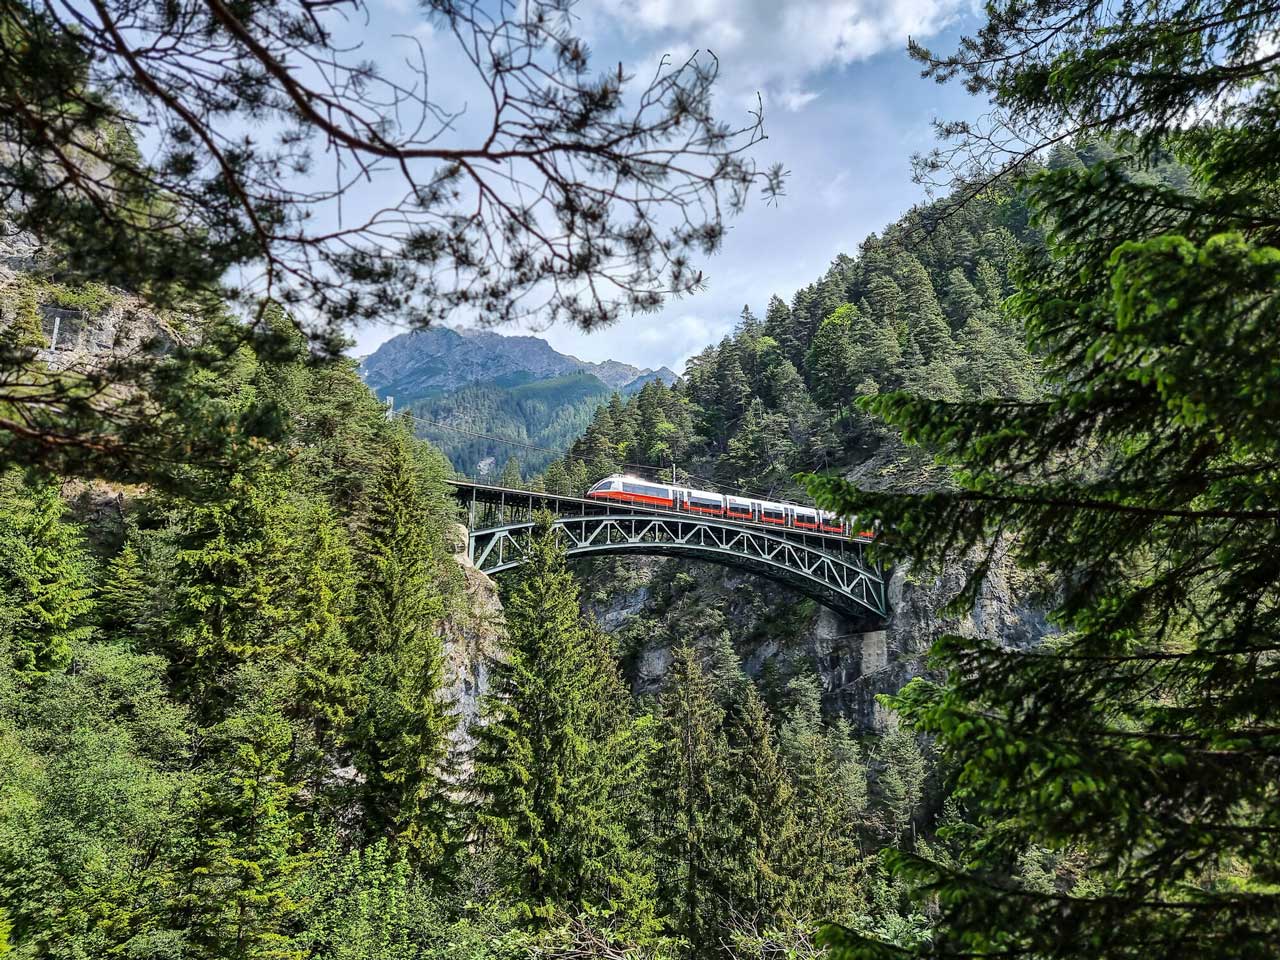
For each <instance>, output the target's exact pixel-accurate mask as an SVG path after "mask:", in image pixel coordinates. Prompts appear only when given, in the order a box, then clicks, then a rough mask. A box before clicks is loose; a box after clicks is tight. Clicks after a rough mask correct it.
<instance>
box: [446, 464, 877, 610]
mask: <svg viewBox="0 0 1280 960" xmlns="http://www.w3.org/2000/svg"><path fill="white" fill-rule="evenodd" d="M454 490H455V491H456V494H457V496H458V499H459V500H460V501H462V503H463V504H465V505H466V507H467V521H468V522H467V530H468V536H467V555H468V557H469V558H470V559H471V561H472V563H474V564H475V565H476V567H477V568H478V569H480V570H481V571H483V572H485V573H501V572H503V571H504V570H511V569H513V568H515V567H517V566H519V565H520V564H521V563H523V562H524V560H525V540H526V538H527V537H528V534H529V532H530V531H531V530H532V529H533V517H534V514H535V513H536V512H537V511H538V510H542V509H546V510H549V511H550V512H551V513H552V514H554V515H555V517H556V519H555V521H554V523H553V526H554V528H555V530H556V532H557V534H558V536H559V537H560V538H561V540H562V542H563V543H564V544H565V546H566V549H567V553H568V555H569V556H570V557H588V556H601V555H608V554H661V555H665V556H683V557H687V558H688V559H691V560H707V561H710V562H713V563H720V564H724V565H727V566H731V567H737V568H739V569H743V570H748V571H751V572H754V573H757V574H760V575H761V576H764V577H768V578H769V579H771V580H774V581H777V582H780V583H785V584H787V585H788V586H791V587H793V588H794V589H796V590H798V591H799V592H801V593H803V594H805V595H806V596H810V597H812V598H813V599H815V600H817V601H818V602H819V603H822V604H824V605H825V606H828V607H830V608H831V609H833V610H835V611H836V612H838V613H841V614H843V615H844V616H847V617H851V618H853V619H861V620H867V619H873V620H878V621H880V620H884V619H886V618H887V617H888V614H889V610H888V603H887V600H886V592H885V577H884V571H883V570H882V569H881V568H880V567H879V566H877V565H875V564H872V563H871V562H869V561H868V560H867V558H866V556H865V547H866V545H867V543H868V541H867V540H865V539H852V540H850V539H847V538H843V537H833V536H823V535H815V534H812V533H809V532H806V531H799V530H792V529H788V528H781V527H780V528H776V529H775V528H771V527H764V526H761V525H758V524H750V523H734V522H731V521H726V520H724V519H722V518H719V517H707V516H699V515H691V514H686V513H677V512H675V511H671V510H662V509H654V508H651V507H631V506H628V505H626V504H618V503H601V502H599V501H595V500H587V499H585V498H582V497H562V496H558V495H555V494H545V493H530V492H527V491H521V490H509V489H506V488H503V487H493V486H487V485H484V484H476V483H469V482H465V481H458V482H456V483H455V484H454Z"/></svg>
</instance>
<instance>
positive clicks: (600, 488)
mask: <svg viewBox="0 0 1280 960" xmlns="http://www.w3.org/2000/svg"><path fill="white" fill-rule="evenodd" d="M586 496H587V499H589V500H612V501H617V502H620V503H630V504H641V505H644V506H650V507H657V508H658V509H664V510H675V511H677V512H681V513H699V514H705V515H707V516H712V517H724V518H725V519H728V520H737V521H742V522H746V523H760V524H772V525H774V526H779V527H790V528H791V529H793V530H812V531H813V532H814V533H820V534H824V535H828V536H843V537H851V536H857V537H861V538H869V537H871V536H873V533H872V531H870V530H860V531H858V532H857V533H856V534H854V533H851V531H852V530H853V526H852V525H851V524H849V523H847V522H845V521H844V520H842V519H841V518H840V517H837V516H836V515H835V514H834V513H828V512H827V511H825V510H818V509H816V508H814V507H804V506H801V505H800V504H798V503H782V502H779V501H774V500H758V499H756V498H755V497H735V496H732V495H729V494H722V493H713V492H712V491H710V490H695V489H693V488H692V487H680V486H676V485H675V484H669V483H657V482H655V481H652V480H642V479H641V478H639V477H628V476H623V475H622V474H618V473H615V474H613V475H612V476H608V477H605V478H604V479H603V480H601V481H600V482H598V483H597V484H595V486H593V487H592V488H591V489H590V490H588V491H587V493H586Z"/></svg>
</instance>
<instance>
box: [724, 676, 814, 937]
mask: <svg viewBox="0 0 1280 960" xmlns="http://www.w3.org/2000/svg"><path fill="white" fill-rule="evenodd" d="M728 736H729V743H730V751H731V754H730V767H729V769H730V778H729V782H728V798H729V799H728V800H727V804H726V805H727V807H728V810H727V817H728V823H727V826H728V829H729V833H730V838H729V843H728V850H727V857H726V860H727V863H726V867H727V873H728V877H729V885H730V893H729V896H730V901H729V910H728V913H729V915H730V916H732V915H737V916H742V917H754V918H757V919H756V923H757V925H758V926H761V927H768V926H770V925H771V924H773V923H776V922H778V921H779V920H781V918H782V917H783V916H784V914H785V913H786V912H787V911H788V910H790V909H791V908H792V905H793V904H792V893H793V889H792V883H791V879H790V878H789V877H788V876H787V874H786V870H787V868H788V866H789V865H788V863H787V851H788V848H789V847H790V845H791V844H793V843H794V842H795V841H796V836H797V833H798V831H800V830H801V829H802V828H801V826H800V825H799V824H798V823H797V821H796V818H795V809H794V805H793V804H794V799H793V795H792V787H791V782H790V780H789V778H788V777H787V773H786V770H785V769H784V768H783V765H782V760H781V757H780V756H779V754H778V747H777V743H776V737H775V735H774V732H773V726H772V724H771V723H770V721H769V715H768V712H767V711H766V709H765V705H764V701H763V700H762V699H761V698H760V695H759V694H758V693H757V692H756V690H755V687H754V686H753V685H751V684H749V683H748V684H747V685H746V686H745V687H744V688H743V689H742V693H741V702H740V703H739V704H737V705H736V707H735V709H734V711H733V714H732V716H731V719H730V721H729V726H728Z"/></svg>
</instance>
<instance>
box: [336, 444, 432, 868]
mask: <svg viewBox="0 0 1280 960" xmlns="http://www.w3.org/2000/svg"><path fill="white" fill-rule="evenodd" d="M385 457H386V459H385V460H384V463H383V465H382V468H381V470H380V471H379V472H378V475H377V479H376V480H375V481H374V485H373V489H372V490H371V492H370V496H371V508H370V511H369V517H368V520H367V521H366V523H365V527H364V530H363V536H362V537H361V541H360V545H359V560H360V564H361V566H362V567H363V570H362V577H361V584H360V589H359V597H358V605H359V608H360V611H361V615H360V619H359V627H358V640H357V647H356V649H357V650H358V652H359V657H360V663H361V668H360V669H361V689H362V691H363V696H364V703H363V709H362V710H361V711H360V713H359V715H358V716H357V717H356V719H355V722H354V729H353V732H352V737H353V740H354V748H355V755H356V760H357V766H358V767H359V768H360V769H361V771H362V772H363V773H364V776H365V778H366V779H365V785H364V788H363V790H362V791H361V794H362V801H363V827H364V829H365V830H366V831H368V832H369V833H370V835H372V836H379V835H381V836H386V837H397V838H399V839H400V840H401V841H402V842H403V843H405V844H407V845H408V847H409V849H410V850H412V851H413V852H414V855H415V856H416V857H417V858H420V859H422V860H424V861H425V862H428V863H434V864H442V863H444V862H445V861H446V860H447V858H449V857H450V856H451V855H452V853H453V846H454V844H455V842H456V840H455V837H454V833H455V829H454V826H453V811H452V805H451V803H450V802H449V800H448V798H447V796H446V793H445V790H444V784H445V776H446V771H447V766H446V762H447V760H448V756H449V752H450V749H451V744H452V740H451V735H452V733H453V730H454V728H455V727H456V725H457V719H456V717H455V715H454V713H453V706H452V704H451V702H450V699H449V695H448V693H447V691H446V681H447V677H446V668H445V659H444V639H443V637H442V636H441V633H440V630H441V625H442V622H443V620H444V618H445V616H446V615H447V614H448V613H449V612H450V610H449V601H450V594H449V591H448V590H447V589H441V587H442V585H445V584H448V582H449V579H448V578H449V570H448V568H447V567H446V565H445V563H443V562H441V560H442V554H443V553H444V528H443V523H442V521H443V519H444V518H445V517H447V516H448V513H447V511H446V510H445V509H444V506H443V504H444V498H445V497H446V496H447V494H445V493H444V491H443V490H442V489H441V485H440V477H441V475H442V474H443V471H444V467H443V464H442V463H441V461H440V459H439V457H438V455H435V454H433V455H431V456H430V457H429V458H426V459H420V458H419V457H418V456H417V455H416V453H415V450H414V448H413V446H412V445H411V442H410V441H409V439H408V438H406V437H404V436H403V435H395V436H393V438H392V440H391V442H390V443H389V444H388V449H387V450H386V451H385ZM453 577H454V578H455V579H456V577H457V574H456V573H454V574H453Z"/></svg>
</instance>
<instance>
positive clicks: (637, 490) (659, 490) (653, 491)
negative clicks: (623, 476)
mask: <svg viewBox="0 0 1280 960" xmlns="http://www.w3.org/2000/svg"><path fill="white" fill-rule="evenodd" d="M622 492H623V493H634V494H638V495H639V496H642V497H661V498H662V499H663V500H670V499H671V494H670V493H668V492H667V490H666V489H665V488H663V487H651V486H649V484H647V483H626V482H625V481H624V482H623V484H622Z"/></svg>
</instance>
